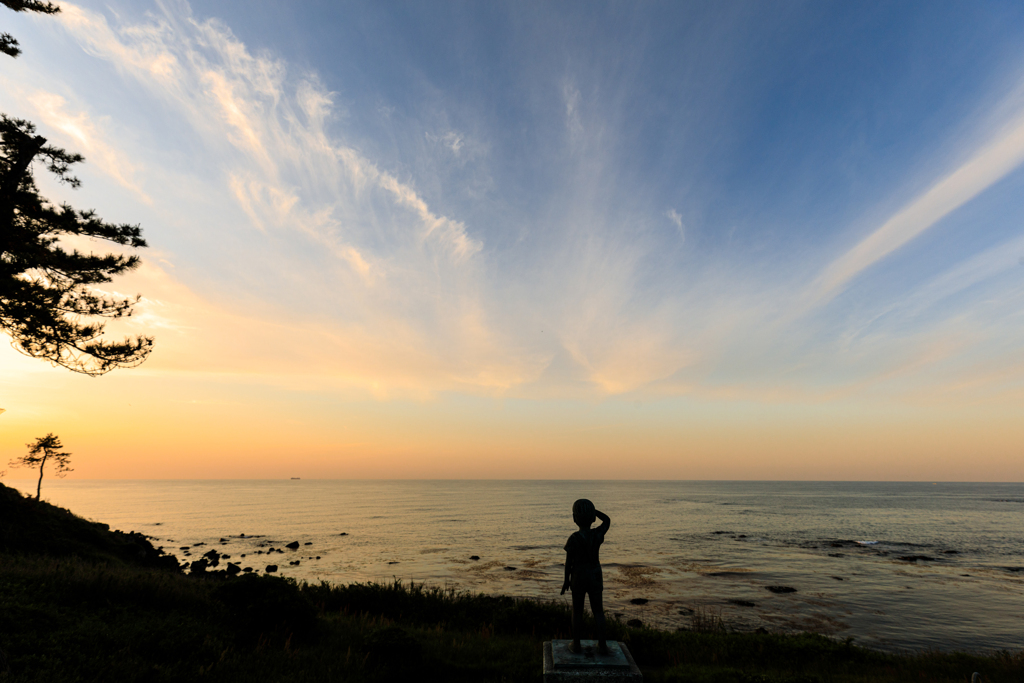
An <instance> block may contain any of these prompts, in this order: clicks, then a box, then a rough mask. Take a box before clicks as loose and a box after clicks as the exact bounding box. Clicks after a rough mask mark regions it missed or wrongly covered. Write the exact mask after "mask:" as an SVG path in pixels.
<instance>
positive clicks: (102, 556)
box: [0, 487, 1024, 683]
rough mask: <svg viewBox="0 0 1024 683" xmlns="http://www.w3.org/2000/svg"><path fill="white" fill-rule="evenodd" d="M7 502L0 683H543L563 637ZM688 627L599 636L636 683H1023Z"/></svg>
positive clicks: (527, 609)
mask: <svg viewBox="0 0 1024 683" xmlns="http://www.w3.org/2000/svg"><path fill="white" fill-rule="evenodd" d="M9 491H10V489H6V490H5V489H4V488H3V487H0V519H2V521H0V649H2V650H3V653H4V654H5V655H6V657H5V658H4V657H0V683H13V682H15V681H17V682H19V683H21V682H23V681H24V682H34V681H40V682H42V681H46V682H48V683H49V682H53V681H67V682H69V683H76V682H78V681H111V680H118V681H140V682H141V681H147V682H148V681H154V682H160V681H181V680H187V681H205V680H210V681H214V680H216V681H218V682H224V683H231V682H233V681H246V682H249V681H284V682H287V681H390V680H400V679H403V678H408V677H413V676H415V677H416V678H418V679H425V680H451V681H540V680H541V651H542V650H541V647H542V643H543V641H545V640H549V639H552V638H564V637H568V635H569V633H568V629H569V623H570V615H569V612H568V610H567V608H566V607H565V606H564V605H563V604H562V603H554V602H552V603H545V602H540V601H535V600H526V599H516V598H510V597H501V596H487V595H473V594H468V593H461V592H457V591H454V590H449V589H441V588H431V587H425V586H421V585H411V584H403V583H400V582H395V583H391V584H351V585H346V586H339V585H329V584H326V583H320V584H299V583H296V582H294V581H292V580H289V579H283V578H280V577H274V576H252V575H246V576H239V577H234V578H227V577H226V576H224V575H223V574H212V575H209V576H188V575H184V574H182V573H180V572H179V571H176V570H175V569H174V568H172V567H171V566H170V564H169V563H168V562H167V561H166V558H161V556H159V554H157V553H156V551H155V550H154V551H153V552H149V551H148V550H147V549H146V548H145V547H141V548H140V547H136V546H137V545H139V539H138V538H133V537H130V536H129V535H127V534H115V533H114V532H110V531H108V530H106V529H103V528H102V525H95V523H92V522H86V521H85V520H80V519H79V518H77V517H74V516H73V515H71V514H70V513H68V512H67V511H63V510H60V509H59V508H54V507H53V506H49V505H47V504H46V503H36V502H35V501H30V502H28V503H27V504H23V503H22V502H20V501H17V500H14V499H13V498H11V499H10V500H8V498H10V496H9V495H8V493H7V492H9ZM15 493H16V492H15ZM17 495H19V497H20V494H17ZM24 500H26V499H22V501H24ZM11 513H14V514H17V515H20V518H19V519H13V518H11V517H9V516H8V515H9V514H11ZM33 516H34V517H36V519H32V518H31V517H33ZM39 518H42V519H39ZM19 525H20V526H21V527H22V528H40V527H43V528H48V529H49V530H50V531H51V532H53V533H55V534H57V536H60V535H61V534H64V535H65V536H68V537H74V535H75V533H77V532H78V531H81V530H84V533H86V537H84V539H85V540H83V537H79V538H77V542H76V543H72V544H70V545H69V546H61V545H60V544H59V543H53V542H49V541H47V542H43V541H40V540H38V539H35V540H33V539H30V538H29V537H28V536H26V534H24V533H22V532H20V531H15V532H14V533H13V534H11V533H10V531H9V530H10V529H12V528H15V529H16V528H18V527H19ZM61 525H64V526H61ZM82 525H87V526H82ZM104 535H106V536H104ZM19 539H21V540H19ZM25 539H29V540H28V542H27V547H21V548H19V547H18V545H19V544H23V543H25V542H26V541H25ZM93 541H96V542H95V543H94V542H93ZM142 543H143V544H145V545H148V541H145V539H142ZM40 548H42V549H40ZM692 625H693V629H692V630H688V631H679V632H667V631H658V630H654V629H648V628H643V627H640V628H633V627H629V626H627V625H625V624H622V623H621V622H617V621H610V622H609V630H610V633H609V635H610V637H613V638H615V639H617V640H622V641H624V642H626V643H627V644H628V645H629V648H630V650H631V652H632V653H633V656H634V658H635V659H636V661H637V663H638V664H639V665H640V667H641V669H642V670H643V672H644V678H645V680H646V681H708V682H737V683H740V682H742V683H753V682H763V683H767V682H773V683H774V682H778V683H782V682H784V681H788V682H794V683H795V682H797V681H801V682H809V681H820V682H822V683H825V682H829V683H831V682H836V683H841V682H842V683H845V682H854V681H857V682H860V681H883V682H884V681H894V682H895V681H900V682H901V683H902V682H904V681H950V682H953V681H956V682H965V681H969V680H970V677H971V673H972V672H974V671H980V672H982V673H983V674H984V676H985V680H986V681H1020V680H1024V653H1022V652H1018V653H999V654H994V655H984V656H983V655H971V654H965V653H941V652H929V653H919V654H889V653H881V652H876V651H872V650H868V649H865V648H860V647H857V646H855V645H853V644H852V643H850V642H841V641H836V640H832V639H829V638H825V637H823V636H819V635H815V634H802V635H782V634H772V633H734V632H730V631H729V630H728V629H727V628H726V625H725V624H724V623H723V622H722V620H721V615H720V614H716V613H714V612H710V611H703V612H700V613H699V614H696V613H695V615H694V618H693V624H692Z"/></svg>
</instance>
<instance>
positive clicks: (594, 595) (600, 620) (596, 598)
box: [590, 588, 608, 655]
mask: <svg viewBox="0 0 1024 683" xmlns="http://www.w3.org/2000/svg"><path fill="white" fill-rule="evenodd" d="M590 611H591V612H593V613H594V623H595V625H596V626H597V649H598V650H599V651H600V652H601V654H603V655H606V654H608V643H606V642H605V639H604V591H603V590H601V589H600V588H599V589H597V590H593V591H591V592H590Z"/></svg>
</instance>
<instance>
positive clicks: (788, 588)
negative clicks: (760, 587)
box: [765, 586, 796, 593]
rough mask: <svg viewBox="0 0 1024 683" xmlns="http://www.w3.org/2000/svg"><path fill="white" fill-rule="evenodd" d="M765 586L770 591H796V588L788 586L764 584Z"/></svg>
mask: <svg viewBox="0 0 1024 683" xmlns="http://www.w3.org/2000/svg"><path fill="white" fill-rule="evenodd" d="M765 588H766V589H768V590H770V591H771V592H772V593H796V589H795V588H790V587H789V586H765Z"/></svg>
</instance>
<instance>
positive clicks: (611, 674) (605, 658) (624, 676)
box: [544, 640, 644, 683]
mask: <svg viewBox="0 0 1024 683" xmlns="http://www.w3.org/2000/svg"><path fill="white" fill-rule="evenodd" d="M571 644H572V641H571V640H549V641H548V642H546V643H544V683H577V682H578V683H583V682H584V681H601V682H602V683H639V682H640V681H643V680H644V675H643V674H642V673H640V669H639V668H638V667H637V665H636V662H634V661H633V656H632V655H631V654H629V648H627V647H626V645H625V643H616V642H614V641H609V642H608V654H606V655H602V654H599V653H598V651H597V641H596V640H584V641H581V645H582V646H583V651H582V652H580V653H579V654H577V653H574V652H570V651H569V645H571Z"/></svg>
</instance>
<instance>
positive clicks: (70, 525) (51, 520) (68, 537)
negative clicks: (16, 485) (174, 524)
mask: <svg viewBox="0 0 1024 683" xmlns="http://www.w3.org/2000/svg"><path fill="white" fill-rule="evenodd" d="M0 553H7V554H27V555H48V556H51V557H80V558H82V559H85V560H90V561H93V562H104V563H117V564H127V565H132V566H137V567H152V568H163V569H167V570H171V571H179V566H178V561H177V560H176V559H175V558H174V557H171V556H170V555H164V554H163V552H162V551H160V550H159V549H157V548H154V547H153V544H152V543H150V542H149V540H148V539H147V538H146V537H145V536H144V535H143V534H139V533H128V534H126V533H123V532H121V531H111V530H110V527H109V526H108V525H106V524H101V523H99V522H90V521H88V520H86V519H82V518H81V517H78V516H77V515H75V514H73V513H72V512H71V511H69V510H65V509H64V508H60V507H57V506H56V505H51V504H50V503H47V502H45V501H37V500H35V498H31V497H26V496H24V495H22V493H21V492H20V491H18V490H17V489H13V488H10V487H8V486H4V485H3V484H0Z"/></svg>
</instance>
